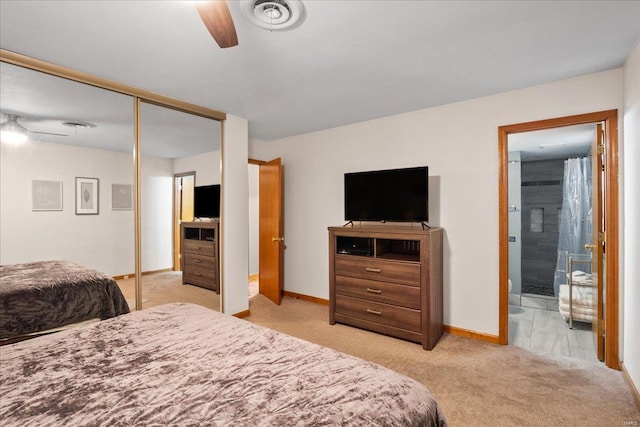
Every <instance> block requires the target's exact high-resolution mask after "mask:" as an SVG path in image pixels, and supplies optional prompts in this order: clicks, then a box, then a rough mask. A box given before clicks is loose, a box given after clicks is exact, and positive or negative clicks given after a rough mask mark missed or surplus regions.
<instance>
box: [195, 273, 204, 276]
mask: <svg viewBox="0 0 640 427" xmlns="http://www.w3.org/2000/svg"><path fill="white" fill-rule="evenodd" d="M194 274H195V275H196V276H202V274H200V273H194Z"/></svg>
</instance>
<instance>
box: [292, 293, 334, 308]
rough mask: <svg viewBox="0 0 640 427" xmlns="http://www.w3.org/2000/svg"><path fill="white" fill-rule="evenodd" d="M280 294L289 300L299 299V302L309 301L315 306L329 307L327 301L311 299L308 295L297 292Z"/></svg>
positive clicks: (316, 298)
mask: <svg viewBox="0 0 640 427" xmlns="http://www.w3.org/2000/svg"><path fill="white" fill-rule="evenodd" d="M282 293H283V295H285V296H288V297H291V298H295V299H301V300H304V301H309V302H314V303H316V304H321V305H329V300H328V299H324V298H318V297H312V296H309V295H305V294H299V293H297V292H291V291H283V292H282Z"/></svg>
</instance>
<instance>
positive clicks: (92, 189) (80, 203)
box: [76, 177, 100, 215]
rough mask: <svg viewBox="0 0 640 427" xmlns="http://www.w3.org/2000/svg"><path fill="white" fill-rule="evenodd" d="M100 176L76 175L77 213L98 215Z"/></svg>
mask: <svg viewBox="0 0 640 427" xmlns="http://www.w3.org/2000/svg"><path fill="white" fill-rule="evenodd" d="M99 190H100V189H99V181H98V178H84V177H76V215H98V213H99V206H98V205H99V200H100V197H99Z"/></svg>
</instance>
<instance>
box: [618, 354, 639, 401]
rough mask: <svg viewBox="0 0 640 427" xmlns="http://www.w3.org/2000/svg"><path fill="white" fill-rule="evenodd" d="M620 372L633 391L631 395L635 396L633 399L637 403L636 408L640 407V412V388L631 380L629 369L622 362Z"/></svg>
mask: <svg viewBox="0 0 640 427" xmlns="http://www.w3.org/2000/svg"><path fill="white" fill-rule="evenodd" d="M620 370H621V371H622V377H623V378H624V380H625V381H626V383H627V385H628V386H629V389H630V390H631V394H633V399H634V400H635V401H636V406H637V407H638V410H640V392H638V388H637V387H636V385H635V384H634V383H633V380H632V379H631V375H629V371H627V368H626V367H625V366H624V363H622V362H620Z"/></svg>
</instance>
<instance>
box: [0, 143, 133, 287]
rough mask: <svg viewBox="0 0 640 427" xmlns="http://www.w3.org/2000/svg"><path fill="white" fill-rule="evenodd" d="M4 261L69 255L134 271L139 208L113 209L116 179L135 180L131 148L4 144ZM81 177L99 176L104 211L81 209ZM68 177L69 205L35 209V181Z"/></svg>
mask: <svg viewBox="0 0 640 427" xmlns="http://www.w3.org/2000/svg"><path fill="white" fill-rule="evenodd" d="M0 173H1V175H0V264H12V263H22V262H32V261H40V260H51V259H65V260H69V261H75V262H78V263H81V264H85V265H88V266H91V267H92V268H95V269H97V270H99V271H102V272H104V273H107V274H109V275H119V274H130V273H133V271H134V240H133V236H134V232H133V226H134V223H133V211H132V210H131V211H114V210H112V209H111V184H133V158H132V155H131V153H122V152H115V151H105V150H98V149H93V148H84V147H77V146H72V145H63V144H52V143H42V142H34V141H31V142H27V143H26V144H25V145H22V146H20V147H15V146H7V145H6V144H5V143H2V151H1V156H0ZM75 177H91V178H98V179H99V180H100V181H99V214H98V215H76V214H75ZM32 180H46V181H62V190H63V210H62V211H52V212H32V211H31V181H32Z"/></svg>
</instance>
